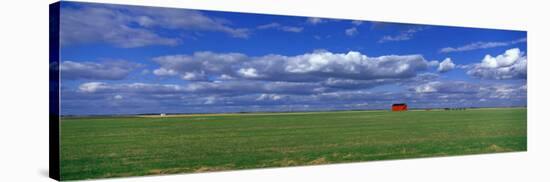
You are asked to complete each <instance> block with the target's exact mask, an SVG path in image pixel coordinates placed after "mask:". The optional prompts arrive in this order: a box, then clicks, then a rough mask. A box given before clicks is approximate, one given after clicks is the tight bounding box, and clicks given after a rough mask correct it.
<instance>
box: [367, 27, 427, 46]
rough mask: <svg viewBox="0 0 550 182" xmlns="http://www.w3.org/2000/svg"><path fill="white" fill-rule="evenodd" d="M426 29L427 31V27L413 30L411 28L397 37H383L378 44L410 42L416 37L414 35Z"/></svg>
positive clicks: (413, 28)
mask: <svg viewBox="0 0 550 182" xmlns="http://www.w3.org/2000/svg"><path fill="white" fill-rule="evenodd" d="M425 29H426V27H421V26H416V27H412V28H409V29H407V30H405V31H401V32H400V33H399V34H397V35H386V36H383V37H382V38H380V40H378V43H386V42H398V41H405V40H410V39H412V38H413V37H414V35H415V34H416V33H418V32H420V31H423V30H425Z"/></svg>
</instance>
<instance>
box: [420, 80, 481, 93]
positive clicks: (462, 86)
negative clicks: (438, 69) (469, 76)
mask: <svg viewBox="0 0 550 182" xmlns="http://www.w3.org/2000/svg"><path fill="white" fill-rule="evenodd" d="M479 89H480V86H478V85H475V84H471V83H468V82H463V81H446V82H442V81H433V82H429V83H425V84H422V85H418V86H416V87H415V88H414V91H415V92H416V93H421V94H424V93H436V92H437V93H445V94H453V93H475V92H478V91H479Z"/></svg>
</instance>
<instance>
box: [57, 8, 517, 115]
mask: <svg viewBox="0 0 550 182" xmlns="http://www.w3.org/2000/svg"><path fill="white" fill-rule="evenodd" d="M526 36H527V33H526V32H525V31H510V30H494V29H478V28H463V27H446V26H431V25H415V24H400V23H384V22H374V21H353V20H341V19H327V18H312V17H309V18H308V17H295V16H278V15H262V14H249V13H229V12H215V11H199V10H186V9H174V8H156V7H137V6H122V5H108V4H91V3H76V2H62V5H61V32H60V37H61V38H60V42H61V60H60V61H61V63H60V71H61V82H62V83H61V87H62V92H61V112H62V114H76V115H79V114H137V113H204V112H255V111H307V110H334V109H387V108H389V106H391V104H392V103H396V102H399V103H401V102H404V103H408V104H409V107H411V108H438V107H506V106H525V105H526V93H527V88H526V80H527V68H526V64H527V43H526Z"/></svg>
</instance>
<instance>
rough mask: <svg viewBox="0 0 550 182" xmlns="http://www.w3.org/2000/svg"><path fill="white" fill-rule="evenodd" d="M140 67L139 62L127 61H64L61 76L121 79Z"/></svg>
mask: <svg viewBox="0 0 550 182" xmlns="http://www.w3.org/2000/svg"><path fill="white" fill-rule="evenodd" d="M137 67H139V64H135V63H130V62H127V61H105V62H102V63H96V62H76V61H63V62H62V63H61V64H60V65H59V70H60V73H61V77H62V78H63V79H68V80H77V79H90V80H121V79H124V78H126V77H127V76H128V75H129V74H130V72H132V71H133V70H134V69H135V68H137Z"/></svg>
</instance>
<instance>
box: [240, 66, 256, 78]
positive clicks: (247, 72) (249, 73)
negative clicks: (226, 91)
mask: <svg viewBox="0 0 550 182" xmlns="http://www.w3.org/2000/svg"><path fill="white" fill-rule="evenodd" d="M239 74H240V75H241V76H243V77H245V78H257V77H259V75H258V71H256V69H254V68H241V69H239Z"/></svg>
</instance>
